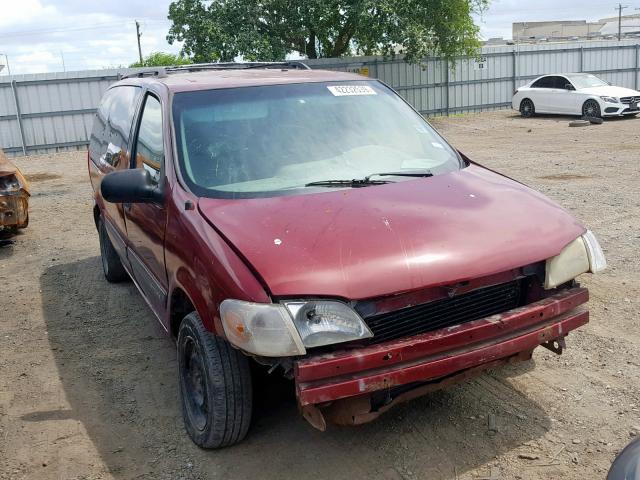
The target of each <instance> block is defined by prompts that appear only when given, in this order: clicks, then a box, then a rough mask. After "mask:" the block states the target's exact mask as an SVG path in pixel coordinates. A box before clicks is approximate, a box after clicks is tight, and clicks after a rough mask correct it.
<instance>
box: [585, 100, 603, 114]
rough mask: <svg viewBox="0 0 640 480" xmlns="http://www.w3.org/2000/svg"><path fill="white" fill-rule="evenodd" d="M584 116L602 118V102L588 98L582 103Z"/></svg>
mask: <svg viewBox="0 0 640 480" xmlns="http://www.w3.org/2000/svg"><path fill="white" fill-rule="evenodd" d="M582 116H583V117H587V118H600V117H601V116H602V115H601V112H600V104H599V103H598V102H596V101H595V100H587V101H586V102H584V105H582Z"/></svg>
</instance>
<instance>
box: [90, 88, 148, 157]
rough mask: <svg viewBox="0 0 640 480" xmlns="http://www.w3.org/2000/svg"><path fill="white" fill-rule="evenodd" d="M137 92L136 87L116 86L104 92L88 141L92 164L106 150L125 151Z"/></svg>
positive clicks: (136, 101) (136, 105) (138, 94)
mask: <svg viewBox="0 0 640 480" xmlns="http://www.w3.org/2000/svg"><path fill="white" fill-rule="evenodd" d="M141 91H142V90H141V89H140V88H139V87H134V86H118V87H113V88H111V89H109V90H107V92H106V93H105V94H104V96H103V97H102V101H101V102H100V106H99V107H98V111H97V112H96V116H95V119H94V122H93V129H92V132H91V138H90V140H89V152H90V157H91V160H92V161H93V162H94V163H96V164H97V163H99V160H100V157H101V156H103V155H104V154H105V152H107V150H108V149H109V148H110V147H111V150H115V151H118V150H120V151H123V152H126V151H127V150H128V147H129V139H130V135H131V126H132V123H133V117H134V115H135V112H136V109H137V107H138V103H139V100H140V94H141Z"/></svg>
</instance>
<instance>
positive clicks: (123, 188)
mask: <svg viewBox="0 0 640 480" xmlns="http://www.w3.org/2000/svg"><path fill="white" fill-rule="evenodd" d="M100 193H101V194H102V198H104V199H105V200H106V201H107V202H111V203H157V202H160V201H162V191H161V190H160V187H159V186H158V185H155V184H154V183H153V182H152V181H151V175H149V172H148V171H146V170H145V169H144V168H135V169H131V170H122V171H119V172H112V173H109V174H108V175H106V176H105V177H104V178H103V179H102V183H101V184H100Z"/></svg>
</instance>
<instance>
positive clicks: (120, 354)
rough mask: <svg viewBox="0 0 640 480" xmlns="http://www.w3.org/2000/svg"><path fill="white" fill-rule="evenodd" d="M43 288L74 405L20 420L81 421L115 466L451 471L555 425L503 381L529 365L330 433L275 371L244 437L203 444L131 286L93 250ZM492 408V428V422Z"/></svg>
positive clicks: (332, 472) (263, 385)
mask: <svg viewBox="0 0 640 480" xmlns="http://www.w3.org/2000/svg"><path fill="white" fill-rule="evenodd" d="M41 289H42V299H43V311H44V315H45V320H46V324H47V329H48V334H49V339H50V343H51V349H52V351H53V353H54V355H55V359H56V363H57V367H58V369H59V372H60V377H61V379H62V380H61V381H62V383H63V385H64V389H65V393H66V396H67V399H68V401H69V403H70V410H64V411H60V412H51V411H47V412H35V413H32V414H30V415H29V418H25V419H24V420H28V421H39V420H42V419H44V420H46V419H50V418H75V419H77V420H79V421H81V422H82V423H83V425H84V427H85V428H86V430H87V432H88V434H89V436H90V438H91V441H92V442H93V443H94V444H95V446H96V448H97V449H98V451H99V453H100V456H101V458H102V461H103V462H104V463H105V465H106V466H107V468H108V469H109V471H110V472H111V473H112V475H113V476H114V477H116V478H134V477H135V478H148V479H152V478H153V479H159V478H171V479H175V478H180V477H183V478H225V479H227V478H228V479H231V478H260V479H281V478H295V479H298V480H303V479H311V478H312V479H314V480H318V479H322V478H332V479H349V480H353V479H356V478H383V479H384V478H388V479H401V478H407V479H408V478H429V479H431V480H436V479H439V478H456V475H461V474H463V473H464V472H466V471H469V470H472V469H476V468H478V467H480V466H483V465H486V464H488V463H490V462H491V461H492V460H493V459H494V457H495V456H496V455H498V454H499V453H502V452H505V451H510V450H512V449H514V448H516V447H518V446H521V445H522V444H523V443H525V442H527V441H529V440H532V439H535V438H539V437H540V436H542V435H544V434H545V432H546V431H547V430H548V429H549V427H550V421H549V419H548V417H547V416H546V414H545V412H544V411H542V410H541V408H540V407H539V406H538V405H537V404H535V403H533V402H532V401H531V400H529V399H528V398H527V397H525V396H523V395H522V394H520V393H519V392H518V391H516V390H514V389H513V388H512V387H511V386H510V385H509V382H508V376H509V375H516V374H519V373H522V372H524V371H526V370H527V369H528V368H530V365H524V366H522V367H519V368H510V369H508V370H503V371H500V372H499V373H492V374H489V375H484V376H482V377H479V378H477V379H475V380H473V381H470V382H468V383H466V384H464V385H461V386H458V387H455V388H452V389H450V390H448V391H445V392H438V393H435V394H432V395H429V396H427V397H424V398H422V399H419V400H416V401H413V402H412V403H410V404H407V405H404V406H401V407H398V408H397V409H395V410H393V411H391V412H390V413H388V414H387V415H385V416H383V417H381V418H380V419H379V420H378V421H376V422H374V423H371V424H368V425H364V426H361V427H357V428H344V427H335V426H334V427H330V428H329V430H328V431H327V432H325V433H321V432H317V431H315V430H314V429H313V428H312V427H310V426H309V425H307V423H306V422H305V421H304V420H303V419H302V418H301V417H300V416H299V415H298V413H297V409H296V404H295V397H294V394H293V387H292V385H291V384H290V383H288V382H286V381H282V380H280V381H275V382H259V385H258V388H257V394H256V414H255V417H254V422H253V423H254V424H253V426H252V430H251V431H250V433H249V436H248V437H247V439H246V440H245V441H244V442H243V443H242V444H240V445H238V446H236V447H233V448H229V449H226V450H222V451H203V450H200V449H198V448H197V447H195V446H194V445H193V444H192V443H191V442H190V440H189V439H188V437H187V435H186V433H184V429H183V426H182V418H181V413H180V407H179V400H178V391H177V385H176V372H175V369H176V361H175V352H174V343H173V340H171V339H170V338H168V337H166V335H165V333H164V331H163V330H162V328H161V327H160V326H159V324H158V323H157V322H156V321H155V319H154V317H153V315H152V314H151V313H150V311H149V310H148V309H147V307H146V305H145V304H144V302H143V300H142V299H141V297H140V296H139V295H138V293H137V291H136V290H135V287H134V286H133V285H132V284H131V283H124V284H120V285H111V284H108V283H107V282H106V281H104V280H103V278H102V272H101V269H100V261H99V258H98V257H94V258H89V259H85V260H81V261H78V262H75V263H70V264H65V265H56V266H53V267H50V268H49V269H48V270H47V271H46V272H45V273H44V274H43V275H42V276H41ZM490 414H491V415H492V416H495V418H496V419H497V425H498V430H499V431H498V432H497V433H496V434H491V433H490V432H488V429H487V418H488V415H490ZM525 422H526V423H525ZM524 425H526V428H524Z"/></svg>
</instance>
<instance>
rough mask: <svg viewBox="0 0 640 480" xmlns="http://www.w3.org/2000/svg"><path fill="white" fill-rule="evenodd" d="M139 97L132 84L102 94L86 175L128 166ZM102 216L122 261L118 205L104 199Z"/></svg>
mask: <svg viewBox="0 0 640 480" xmlns="http://www.w3.org/2000/svg"><path fill="white" fill-rule="evenodd" d="M141 96H142V89H141V88H139V87H135V86H118V87H113V88H111V89H110V90H108V91H107V92H106V93H105V95H104V96H103V99H102V102H101V104H100V107H99V108H98V112H97V114H96V120H95V122H94V129H93V131H92V133H91V138H90V141H89V158H90V160H91V162H92V164H93V167H92V169H91V170H92V172H91V173H90V174H91V175H92V176H94V177H98V179H99V181H102V178H103V177H104V176H105V175H107V174H109V173H111V172H114V171H117V170H124V169H127V168H129V164H130V150H129V147H130V146H129V140H130V138H131V132H132V125H133V118H134V116H135V112H136V110H137V108H138V105H139V102H140V98H141ZM99 181H97V182H95V183H94V184H95V185H97V184H99ZM102 218H103V221H104V223H105V227H106V229H107V233H108V235H109V238H110V239H111V243H113V246H114V247H115V249H116V250H117V251H118V254H119V255H120V258H122V259H123V261H124V259H125V258H126V251H125V239H126V236H127V229H126V225H125V219H124V210H123V207H122V204H116V203H109V202H104V204H103V205H102Z"/></svg>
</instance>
